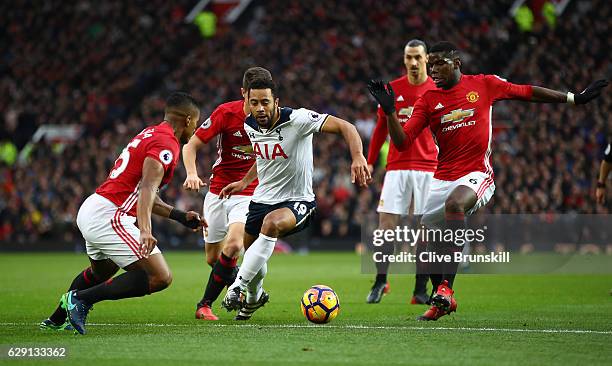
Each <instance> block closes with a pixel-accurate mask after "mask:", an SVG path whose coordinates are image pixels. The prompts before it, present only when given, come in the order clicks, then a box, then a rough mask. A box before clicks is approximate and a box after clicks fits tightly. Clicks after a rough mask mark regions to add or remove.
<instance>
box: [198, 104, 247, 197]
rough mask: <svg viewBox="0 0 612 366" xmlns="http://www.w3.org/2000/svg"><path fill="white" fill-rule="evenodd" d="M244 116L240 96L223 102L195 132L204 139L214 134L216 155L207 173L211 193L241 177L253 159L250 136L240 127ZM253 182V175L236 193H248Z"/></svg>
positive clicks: (206, 140)
mask: <svg viewBox="0 0 612 366" xmlns="http://www.w3.org/2000/svg"><path fill="white" fill-rule="evenodd" d="M245 119H246V115H245V114H244V101H243V100H237V101H234V102H228V103H224V104H221V105H220V106H218V107H217V108H216V109H215V110H214V111H213V113H212V114H211V115H210V117H208V119H207V120H206V121H204V122H203V123H202V125H201V126H200V127H199V128H198V129H197V130H196V132H195V134H196V136H198V138H199V139H200V140H202V142H204V143H208V142H209V141H210V140H212V139H213V137H215V136H218V138H217V150H218V154H219V157H218V158H217V160H216V161H215V163H214V164H213V168H212V175H211V176H210V192H211V193H213V194H219V193H221V190H222V189H223V187H225V186H226V185H228V184H230V183H232V182H235V181H238V180H240V179H242V177H244V176H245V175H246V173H247V172H248V171H249V169H251V166H253V163H254V162H255V159H254V158H253V154H252V151H253V147H252V146H251V140H249V137H248V136H247V134H246V132H245V131H244V120H245ZM256 186H257V179H256V180H255V181H253V183H251V184H249V186H248V187H247V188H245V190H243V191H242V192H240V193H237V194H240V195H245V196H251V195H253V191H254V190H255V187H256Z"/></svg>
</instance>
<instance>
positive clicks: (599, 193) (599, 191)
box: [595, 187, 606, 205]
mask: <svg viewBox="0 0 612 366" xmlns="http://www.w3.org/2000/svg"><path fill="white" fill-rule="evenodd" d="M595 201H597V203H599V204H600V205H603V204H604V203H605V202H606V188H605V187H597V188H596V189H595Z"/></svg>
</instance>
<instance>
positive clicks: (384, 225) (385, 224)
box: [379, 214, 399, 230]
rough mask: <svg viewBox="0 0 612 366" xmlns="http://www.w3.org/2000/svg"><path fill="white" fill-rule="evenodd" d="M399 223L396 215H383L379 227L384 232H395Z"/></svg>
mask: <svg viewBox="0 0 612 366" xmlns="http://www.w3.org/2000/svg"><path fill="white" fill-rule="evenodd" d="M398 221H399V220H398V218H397V217H396V215H391V214H386V215H381V216H380V220H379V226H380V228H381V229H383V230H393V229H395V227H396V226H397V224H398Z"/></svg>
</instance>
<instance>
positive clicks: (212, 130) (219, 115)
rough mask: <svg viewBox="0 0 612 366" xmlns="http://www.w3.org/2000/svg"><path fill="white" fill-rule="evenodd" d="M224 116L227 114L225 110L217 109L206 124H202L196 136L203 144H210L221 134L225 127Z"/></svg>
mask: <svg viewBox="0 0 612 366" xmlns="http://www.w3.org/2000/svg"><path fill="white" fill-rule="evenodd" d="M224 116H225V113H224V112H223V110H221V109H219V108H217V109H215V110H214V111H213V112H212V114H211V115H210V117H208V118H207V119H206V120H205V121H204V122H202V124H201V125H200V127H198V129H197V130H196V131H195V135H196V136H198V138H199V139H200V140H202V142H203V143H205V144H206V143H208V142H209V141H210V140H212V139H213V138H214V137H215V136H217V135H218V134H219V133H221V131H222V129H223V125H224V123H223V119H224Z"/></svg>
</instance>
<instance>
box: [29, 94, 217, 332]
mask: <svg viewBox="0 0 612 366" xmlns="http://www.w3.org/2000/svg"><path fill="white" fill-rule="evenodd" d="M199 118H200V110H199V108H198V106H197V103H196V102H195V100H194V99H193V98H192V97H191V96H190V95H189V94H186V93H181V92H175V93H173V94H172V95H170V97H169V98H168V100H167V101H166V109H165V116H164V120H163V121H162V122H161V123H160V124H158V125H155V126H150V127H147V128H145V129H144V130H143V131H142V132H140V133H139V134H138V135H136V137H134V138H133V139H132V141H130V143H129V144H128V145H127V146H126V147H125V149H123V151H122V152H121V155H119V157H118V158H117V160H116V161H115V165H114V167H113V169H112V170H111V172H110V174H109V175H108V178H107V179H106V181H105V182H104V183H102V185H100V186H99V187H98V189H96V192H95V193H94V194H92V195H91V196H89V197H88V198H87V199H86V200H85V202H83V204H82V205H81V207H80V208H79V212H78V215H77V225H78V227H79V230H80V231H81V234H82V235H83V237H84V238H85V243H86V248H87V255H88V257H89V261H90V263H91V266H90V267H88V268H87V269H85V270H84V271H83V272H81V273H79V275H77V277H76V278H75V279H74V280H73V282H72V285H71V286H70V289H69V291H68V292H67V293H66V294H64V295H63V296H62V298H61V300H60V307H59V308H58V309H57V310H56V311H55V313H54V314H53V315H51V317H50V318H49V319H47V320H46V321H43V323H52V324H46V325H44V326H43V324H41V327H43V328H48V329H49V328H53V327H52V325H55V326H57V329H61V328H65V326H62V325H63V324H65V321H66V320H68V321H69V323H70V325H71V326H72V327H73V328H74V329H75V330H76V331H78V332H79V333H81V334H85V333H86V330H85V321H86V318H87V314H88V313H89V310H90V309H91V308H92V305H93V304H95V303H97V302H100V301H102V300H118V299H124V298H129V297H139V296H144V295H147V294H150V293H153V292H157V291H161V290H163V289H165V288H166V287H168V286H169V285H170V283H171V281H172V275H171V273H170V269H169V268H168V264H167V263H166V261H165V259H164V257H163V255H162V254H161V252H160V250H159V248H158V247H157V245H156V244H157V239H155V237H154V236H153V231H152V227H151V214H153V213H154V214H156V215H160V216H163V217H169V218H171V219H173V220H176V221H178V222H180V223H182V224H183V225H185V226H187V227H189V228H191V229H193V230H197V229H199V228H200V227H201V226H203V225H204V224H205V222H204V221H203V220H202V219H201V218H200V216H199V214H198V213H196V212H193V211H190V212H183V211H179V210H177V209H175V208H173V207H172V206H169V205H168V204H166V203H164V202H163V201H162V200H161V198H160V197H159V196H158V194H157V192H158V189H159V188H160V187H162V186H164V185H166V184H167V183H168V182H169V181H170V180H171V179H172V175H173V173H174V168H175V167H176V164H177V162H178V158H179V153H180V146H179V141H180V142H182V143H184V142H186V141H187V140H189V138H190V137H191V136H192V135H193V132H194V130H195V129H196V126H197V124H198V120H199ZM119 268H123V269H124V270H125V271H126V272H125V273H123V274H121V275H119V276H116V277H114V278H112V276H113V275H114V274H115V273H117V271H118V270H119Z"/></svg>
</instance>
